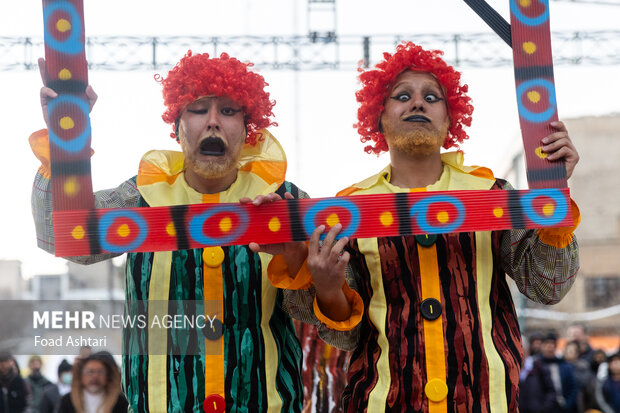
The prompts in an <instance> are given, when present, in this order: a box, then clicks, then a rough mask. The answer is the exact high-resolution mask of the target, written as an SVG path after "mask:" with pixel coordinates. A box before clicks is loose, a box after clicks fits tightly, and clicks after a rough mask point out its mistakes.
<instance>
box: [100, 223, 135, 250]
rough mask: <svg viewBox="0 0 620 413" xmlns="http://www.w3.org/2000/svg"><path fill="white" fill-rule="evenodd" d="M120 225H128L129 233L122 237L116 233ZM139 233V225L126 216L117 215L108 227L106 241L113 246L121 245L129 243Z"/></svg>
mask: <svg viewBox="0 0 620 413" xmlns="http://www.w3.org/2000/svg"><path fill="white" fill-rule="evenodd" d="M122 225H127V226H128V227H129V234H128V235H127V236H126V237H123V236H121V235H120V234H119V233H118V230H119V228H120V227H121V226H122ZM139 234H140V227H139V226H138V225H137V224H136V223H135V222H134V221H133V220H132V219H129V218H127V217H119V218H116V219H115V220H114V222H113V223H112V225H110V227H109V228H108V233H107V234H106V241H107V242H108V243H110V244H112V245H114V246H117V247H121V246H123V245H128V244H131V243H132V242H133V241H134V240H135V239H136V237H137V236H138V235H139Z"/></svg>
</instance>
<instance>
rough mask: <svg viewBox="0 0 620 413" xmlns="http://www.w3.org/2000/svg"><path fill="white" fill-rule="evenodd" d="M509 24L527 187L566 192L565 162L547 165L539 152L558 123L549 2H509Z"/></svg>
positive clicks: (519, 0) (541, 0)
mask: <svg viewBox="0 0 620 413" xmlns="http://www.w3.org/2000/svg"><path fill="white" fill-rule="evenodd" d="M510 21H511V33H512V54H513V60H514V71H515V83H516V89H517V90H516V91H517V107H518V108H519V122H520V124H521V132H522V135H523V146H524V148H525V159H526V164H527V181H528V186H529V187H530V188H532V189H534V188H566V187H567V186H568V184H567V182H566V167H565V165H564V162H563V161H558V162H549V161H548V160H547V159H546V158H547V154H545V153H543V152H542V146H543V144H542V142H541V140H542V138H544V137H546V136H548V135H550V134H551V133H553V132H554V130H553V129H552V128H551V127H550V126H549V123H550V122H552V121H557V120H558V110H557V102H556V97H555V83H554V77H553V58H552V56H551V36H550V32H549V0H510Z"/></svg>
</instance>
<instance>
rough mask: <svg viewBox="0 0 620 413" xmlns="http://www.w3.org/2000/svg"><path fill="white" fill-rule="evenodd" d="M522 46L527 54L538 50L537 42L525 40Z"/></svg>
mask: <svg viewBox="0 0 620 413" xmlns="http://www.w3.org/2000/svg"><path fill="white" fill-rule="evenodd" d="M522 47H523V50H524V51H525V53H527V54H532V53H534V52H535V51H536V43H534V42H523V45H522Z"/></svg>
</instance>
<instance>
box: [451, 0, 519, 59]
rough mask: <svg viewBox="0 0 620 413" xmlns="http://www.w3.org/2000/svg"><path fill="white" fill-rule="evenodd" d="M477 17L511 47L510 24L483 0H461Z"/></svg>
mask: <svg viewBox="0 0 620 413" xmlns="http://www.w3.org/2000/svg"><path fill="white" fill-rule="evenodd" d="M463 1H464V2H465V3H467V5H468V6H469V7H471V9H472V10H473V11H475V12H476V14H477V15H478V16H480V17H481V18H482V20H484V21H485V23H486V24H488V25H489V27H490V28H491V29H493V31H494V32H495V33H497V35H498V36H499V37H501V38H502V40H503V41H505V42H506V44H508V46H510V47H512V37H511V34H510V24H509V23H508V22H507V21H506V20H505V19H504V18H503V17H502V16H501V15H500V14H499V13H498V12H496V11H495V9H494V8H493V7H491V6H489V4H488V3H487V2H486V1H484V0H463Z"/></svg>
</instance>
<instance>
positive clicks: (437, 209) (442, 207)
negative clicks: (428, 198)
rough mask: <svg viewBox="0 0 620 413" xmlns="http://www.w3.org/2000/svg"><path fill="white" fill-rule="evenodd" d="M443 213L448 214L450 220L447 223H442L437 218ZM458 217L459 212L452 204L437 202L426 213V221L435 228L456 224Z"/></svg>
mask: <svg viewBox="0 0 620 413" xmlns="http://www.w3.org/2000/svg"><path fill="white" fill-rule="evenodd" d="M441 212H447V213H448V220H447V221H446V222H440V221H439V220H438V219H437V216H438V215H439V213H441ZM458 215H459V210H458V209H457V208H456V206H454V205H453V204H451V203H450V202H435V203H432V204H431V205H429V207H428V210H427V211H426V221H427V222H428V223H429V225H431V226H433V227H437V226H441V225H448V224H450V223H452V222H454V220H455V219H456V218H457V217H458Z"/></svg>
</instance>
